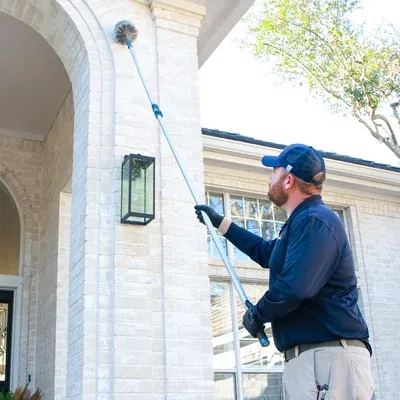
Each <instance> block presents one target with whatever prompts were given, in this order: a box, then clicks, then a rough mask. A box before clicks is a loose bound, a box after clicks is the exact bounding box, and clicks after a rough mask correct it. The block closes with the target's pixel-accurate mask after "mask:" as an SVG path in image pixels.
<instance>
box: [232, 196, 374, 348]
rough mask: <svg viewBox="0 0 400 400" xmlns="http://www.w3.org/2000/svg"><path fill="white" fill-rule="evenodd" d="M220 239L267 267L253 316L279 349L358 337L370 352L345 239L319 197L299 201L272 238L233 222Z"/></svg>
mask: <svg viewBox="0 0 400 400" xmlns="http://www.w3.org/2000/svg"><path fill="white" fill-rule="evenodd" d="M224 236H225V237H226V238H227V239H228V240H229V241H230V242H232V243H233V244H234V245H235V246H236V247H237V248H238V249H239V250H241V251H242V252H243V253H245V254H247V255H248V256H249V257H250V258H251V259H252V260H254V261H255V262H256V263H258V264H260V265H261V266H262V267H263V268H269V269H270V279H269V290H268V291H267V292H266V293H265V294H264V296H263V297H262V298H261V299H260V300H259V301H258V303H257V305H256V309H255V314H256V315H257V317H258V318H259V319H260V320H261V321H262V322H263V323H265V322H271V325H272V332H273V336H274V342H275V345H276V347H277V349H278V350H280V351H282V352H283V351H285V350H288V349H290V348H292V347H293V346H296V345H299V344H303V343H321V342H327V341H332V340H337V339H359V340H362V341H363V342H365V343H366V345H367V347H368V348H369V349H370V346H369V343H368V337H369V333H368V327H367V325H366V323H365V321H364V318H363V317H362V315H361V312H360V309H359V307H358V305H357V300H358V291H357V279H356V275H355V268H354V261H353V256H352V253H351V250H350V246H349V241H348V238H347V235H346V232H345V229H344V226H343V224H342V222H341V221H340V219H339V217H338V216H337V215H336V214H335V213H334V212H333V211H332V210H330V209H329V208H328V207H327V206H326V205H325V204H324V203H323V201H322V198H321V196H320V195H315V196H311V197H308V198H307V199H305V200H304V201H303V202H302V203H300V204H299V205H298V206H297V207H296V209H295V210H294V211H293V212H292V214H291V215H290V217H289V219H288V220H287V221H286V223H285V225H284V226H283V227H282V229H281V231H280V233H279V236H278V237H277V238H276V239H274V240H271V241H266V240H264V239H263V238H262V237H260V236H257V235H255V234H253V233H251V232H249V231H247V230H245V229H243V228H240V227H239V226H237V225H236V224H234V223H232V224H231V226H230V227H229V229H228V231H227V232H226V234H225V235H224ZM370 351H371V350H370Z"/></svg>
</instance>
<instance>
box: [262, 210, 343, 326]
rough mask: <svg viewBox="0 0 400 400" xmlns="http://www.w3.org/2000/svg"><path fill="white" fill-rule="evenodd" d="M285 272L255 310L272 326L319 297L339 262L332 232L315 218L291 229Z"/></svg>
mask: <svg viewBox="0 0 400 400" xmlns="http://www.w3.org/2000/svg"><path fill="white" fill-rule="evenodd" d="M288 234H290V237H289V244H288V248H287V252H286V257H285V264H284V266H283V269H282V272H281V273H280V274H279V275H278V276H277V278H276V279H275V280H274V281H273V282H270V286H269V290H268V291H267V292H266V293H265V294H264V296H263V297H262V298H261V299H260V300H259V302H258V303H257V306H256V310H255V313H256V316H257V317H258V318H259V319H260V320H261V321H262V322H271V321H274V320H275V319H277V318H279V317H282V316H284V315H286V314H288V313H289V312H291V311H293V310H294V309H296V308H297V307H298V306H299V305H300V304H301V303H302V302H303V301H304V300H307V299H310V298H312V297H314V296H316V295H317V294H318V293H319V291H320V290H321V289H322V288H323V286H324V285H325V284H326V282H327V281H328V280H329V278H330V277H331V276H332V274H333V272H334V270H335V268H336V266H337V264H338V262H339V259H340V251H339V246H338V243H337V240H336V238H335V236H334V234H333V232H332V231H331V230H330V229H329V228H328V227H327V226H326V225H325V223H324V222H322V221H320V220H319V219H318V218H316V217H314V216H309V217H306V218H303V219H302V220H299V221H298V222H296V223H295V224H294V225H292V227H291V230H290V232H288Z"/></svg>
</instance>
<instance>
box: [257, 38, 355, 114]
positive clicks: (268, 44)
mask: <svg viewBox="0 0 400 400" xmlns="http://www.w3.org/2000/svg"><path fill="white" fill-rule="evenodd" d="M264 46H268V47H271V48H273V49H275V50H276V51H278V52H280V53H282V54H285V55H286V56H288V57H290V58H291V59H292V60H293V61H295V62H296V63H297V64H298V65H300V67H302V68H303V69H304V70H305V71H306V72H308V73H309V74H310V75H311V77H312V78H313V79H314V80H315V81H316V82H317V83H318V84H319V85H320V86H321V87H322V89H323V90H325V92H327V93H328V94H330V95H332V96H333V97H334V98H335V99H337V100H340V101H342V102H343V103H344V104H346V106H348V107H351V104H350V103H348V102H347V101H346V100H345V99H343V98H342V97H341V96H340V95H339V94H338V93H335V92H334V91H333V90H331V89H329V88H328V87H327V86H326V85H324V84H323V83H322V82H321V80H320V79H319V78H318V77H317V76H316V75H315V74H314V72H312V71H311V69H310V68H308V67H307V66H306V65H305V64H304V63H303V62H302V61H300V60H299V59H298V58H296V57H295V56H293V55H292V54H290V53H289V52H287V51H286V50H285V49H282V48H281V47H279V46H275V45H273V44H270V43H266V42H264Z"/></svg>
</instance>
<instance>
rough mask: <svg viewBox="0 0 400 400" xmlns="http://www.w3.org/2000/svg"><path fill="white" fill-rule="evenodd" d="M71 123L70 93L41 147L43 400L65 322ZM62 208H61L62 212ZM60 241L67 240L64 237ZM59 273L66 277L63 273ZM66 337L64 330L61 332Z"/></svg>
mask: <svg viewBox="0 0 400 400" xmlns="http://www.w3.org/2000/svg"><path fill="white" fill-rule="evenodd" d="M73 121H74V119H73V102H72V93H71V92H70V93H69V94H68V96H67V98H66V100H65V102H64V104H63V106H62V107H61V109H60V112H59V114H58V116H57V118H56V119H55V121H54V123H53V126H52V128H51V130H50V132H49V133H48V135H47V137H46V140H45V142H44V143H43V177H42V185H41V187H42V195H41V206H40V261H39V291H38V319H37V355H36V384H37V385H38V387H40V389H41V390H42V391H43V395H44V397H43V398H44V399H53V398H54V380H55V358H56V331H57V328H58V325H57V323H62V321H65V320H67V312H68V308H65V304H64V305H63V307H61V310H60V308H59V307H58V305H57V302H58V294H59V293H65V287H67V288H68V275H66V276H64V278H67V279H63V280H61V279H58V273H59V271H58V261H59V259H60V254H59V235H60V234H61V235H63V232H62V231H60V227H59V218H60V206H61V203H60V195H61V191H62V190H63V189H64V187H65V186H66V184H67V183H68V181H69V180H70V178H71V174H72V141H73ZM65 207H66V205H65V204H63V209H65ZM64 223H65V221H64ZM61 239H62V240H64V241H65V240H66V238H65V237H61ZM68 247H69V242H68ZM61 273H64V275H65V269H63V271H61ZM56 321H57V323H56ZM58 333H60V332H59V329H58ZM66 336H67V330H64V337H66ZM63 347H64V348H63ZM58 349H59V350H60V351H61V352H64V351H65V349H66V340H61V341H60V342H58V343H57V350H58ZM65 373H66V370H65V369H64V374H65ZM64 384H65V381H64ZM58 386H59V385H58ZM64 398H65V397H64Z"/></svg>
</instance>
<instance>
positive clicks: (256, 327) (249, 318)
mask: <svg viewBox="0 0 400 400" xmlns="http://www.w3.org/2000/svg"><path fill="white" fill-rule="evenodd" d="M254 308H255V307H254V306H253V305H252V304H251V305H250V306H249V308H248V309H247V311H246V312H245V314H244V315H243V326H244V327H245V328H246V330H247V332H249V333H250V335H251V336H253V338H256V337H257V333H258V332H260V331H263V330H264V324H263V323H262V322H261V321H260V320H259V319H258V318H257V317H256V316H255V314H254Z"/></svg>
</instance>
